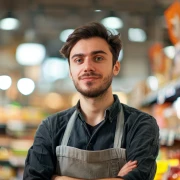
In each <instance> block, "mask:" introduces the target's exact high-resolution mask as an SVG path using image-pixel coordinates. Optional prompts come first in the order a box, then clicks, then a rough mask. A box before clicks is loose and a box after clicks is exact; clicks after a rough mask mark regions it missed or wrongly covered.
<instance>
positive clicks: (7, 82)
mask: <svg viewBox="0 0 180 180" xmlns="http://www.w3.org/2000/svg"><path fill="white" fill-rule="evenodd" d="M11 84H12V80H11V78H10V77H9V76H5V75H2V76H0V89H2V90H7V89H9V87H10V86H11Z"/></svg>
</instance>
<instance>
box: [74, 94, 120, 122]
mask: <svg viewBox="0 0 180 180" xmlns="http://www.w3.org/2000/svg"><path fill="white" fill-rule="evenodd" d="M113 97H114V103H113V104H112V105H111V106H110V107H108V108H107V109H106V111H105V115H104V117H105V120H109V121H110V122H112V121H113V120H114V118H115V117H117V115H118V113H119V112H120V109H121V103H120V100H119V98H118V96H117V95H115V94H114V95H113ZM76 111H77V115H78V116H79V117H80V119H81V120H82V121H84V118H83V115H82V113H81V110H80V101H78V102H77V104H76Z"/></svg>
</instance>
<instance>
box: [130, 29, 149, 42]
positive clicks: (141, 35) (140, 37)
mask: <svg viewBox="0 0 180 180" xmlns="http://www.w3.org/2000/svg"><path fill="white" fill-rule="evenodd" d="M128 39H129V40H130V41H133V42H145V41H146V39H147V36H146V33H145V31H144V30H143V29H140V28H129V30H128Z"/></svg>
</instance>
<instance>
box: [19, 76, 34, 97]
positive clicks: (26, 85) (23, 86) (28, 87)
mask: <svg viewBox="0 0 180 180" xmlns="http://www.w3.org/2000/svg"><path fill="white" fill-rule="evenodd" d="M17 87H18V90H19V91H20V93H22V94H23V95H29V94H31V93H32V92H33V91H34V88H35V83H34V81H33V80H31V79H29V78H22V79H20V80H19V81H18V83H17Z"/></svg>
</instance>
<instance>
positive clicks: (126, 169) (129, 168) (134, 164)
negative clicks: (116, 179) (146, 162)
mask: <svg viewBox="0 0 180 180" xmlns="http://www.w3.org/2000/svg"><path fill="white" fill-rule="evenodd" d="M136 167H137V161H129V162H127V163H126V164H125V165H124V166H123V167H122V168H121V170H120V171H119V173H118V176H125V175H126V174H128V173H129V172H130V171H132V170H133V169H134V168H136Z"/></svg>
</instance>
